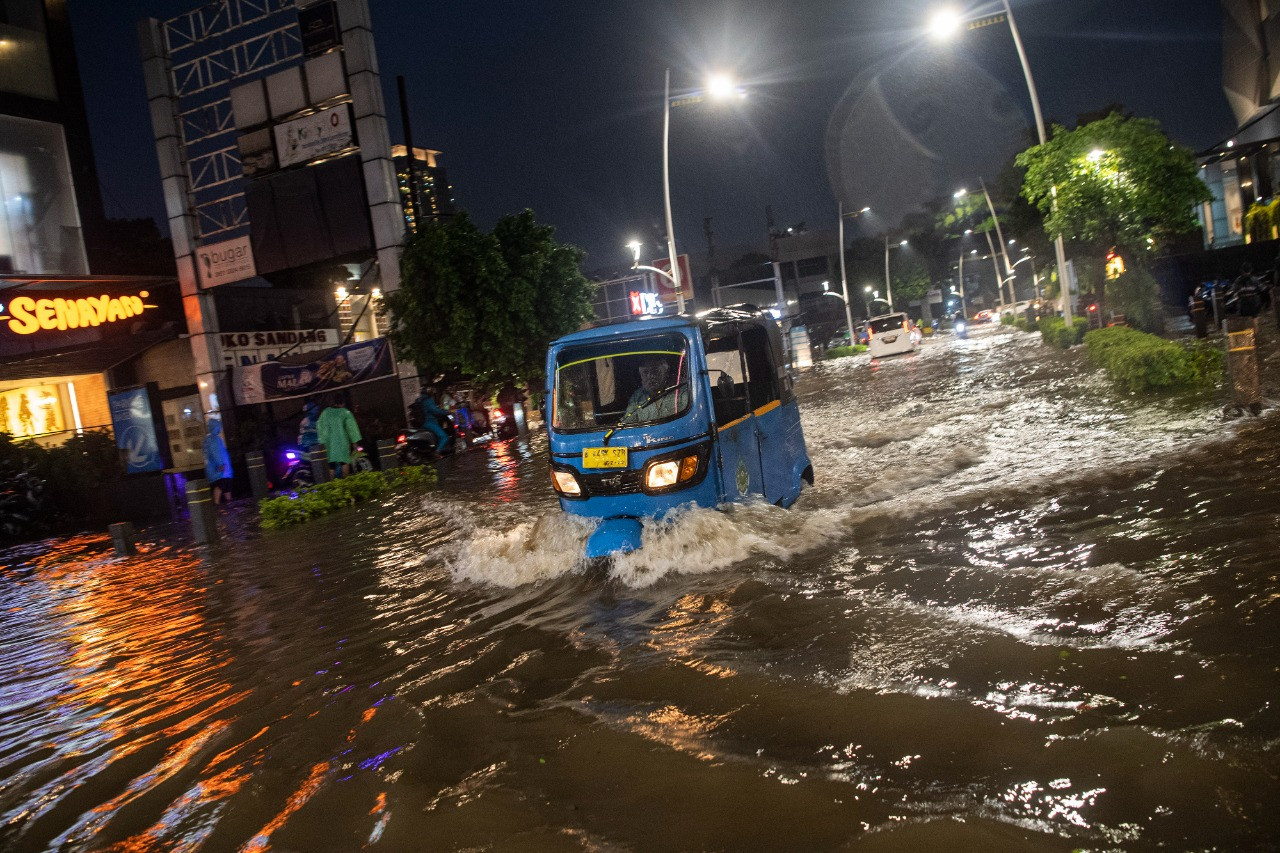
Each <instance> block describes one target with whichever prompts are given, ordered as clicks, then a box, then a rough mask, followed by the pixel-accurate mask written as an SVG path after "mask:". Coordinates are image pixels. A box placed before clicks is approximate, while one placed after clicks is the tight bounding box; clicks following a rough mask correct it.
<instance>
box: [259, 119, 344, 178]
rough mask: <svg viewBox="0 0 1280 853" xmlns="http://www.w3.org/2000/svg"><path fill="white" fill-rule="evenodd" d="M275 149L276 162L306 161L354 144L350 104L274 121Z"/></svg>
mask: <svg viewBox="0 0 1280 853" xmlns="http://www.w3.org/2000/svg"><path fill="white" fill-rule="evenodd" d="M272 131H273V132H274V133H275V137H276V153H277V157H278V160H279V163H280V166H281V167H282V168H283V167H284V166H292V165H294V164H295V163H307V162H309V161H311V160H314V159H316V158H317V157H323V156H324V155H326V154H333V153H334V152H337V151H341V150H342V149H344V148H348V147H350V146H351V145H353V144H354V137H353V136H352V134H351V106H350V105H349V104H339V105H338V106H336V107H330V108H329V109H327V110H321V111H320V112H318V113H313V114H311V115H309V116H303V117H302V118H297V119H294V120H293V121H286V122H284V123H283V124H278V125H276V126H275V127H274V128H272Z"/></svg>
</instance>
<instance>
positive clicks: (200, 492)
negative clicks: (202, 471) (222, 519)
mask: <svg viewBox="0 0 1280 853" xmlns="http://www.w3.org/2000/svg"><path fill="white" fill-rule="evenodd" d="M187 511H188V512H189V513H190V514H191V535H192V537H193V538H194V539H195V540H196V544H197V545H208V544H210V543H213V542H216V541H218V514H217V512H216V511H215V510H214V507H213V491H212V489H210V487H209V481H208V480H188V481H187Z"/></svg>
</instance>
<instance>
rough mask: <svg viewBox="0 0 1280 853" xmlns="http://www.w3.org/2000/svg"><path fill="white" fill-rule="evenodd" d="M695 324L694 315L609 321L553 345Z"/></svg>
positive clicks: (572, 334) (554, 342)
mask: <svg viewBox="0 0 1280 853" xmlns="http://www.w3.org/2000/svg"><path fill="white" fill-rule="evenodd" d="M693 325H695V321H694V319H693V318H692V317H684V316H677V317H652V318H646V319H643V320H628V321H626V322H624V323H607V324H601V325H599V326H595V327H593V328H590V329H583V330H581V331H577V332H570V333H569V334H567V335H565V336H564V337H561V338H556V340H554V341H552V346H559V345H561V344H577V343H585V342H588V341H599V340H602V339H605V338H623V337H630V336H633V335H638V334H645V335H647V334H652V333H655V332H662V331H667V330H671V329H687V328H689V327H690V326H693Z"/></svg>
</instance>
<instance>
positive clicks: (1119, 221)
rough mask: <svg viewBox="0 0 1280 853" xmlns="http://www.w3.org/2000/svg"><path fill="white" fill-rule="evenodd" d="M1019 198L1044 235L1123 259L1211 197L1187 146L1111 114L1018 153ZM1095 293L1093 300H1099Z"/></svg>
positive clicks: (1132, 257) (1169, 231)
mask: <svg viewBox="0 0 1280 853" xmlns="http://www.w3.org/2000/svg"><path fill="white" fill-rule="evenodd" d="M1016 162H1017V165H1018V166H1020V167H1022V168H1024V169H1026V170H1027V174H1026V179H1025V181H1024V182H1023V185H1022V195H1023V196H1024V197H1025V198H1026V199H1027V200H1028V201H1030V202H1031V203H1032V204H1033V205H1035V207H1036V208H1038V209H1039V211H1040V212H1041V213H1042V214H1043V215H1044V217H1045V219H1044V228H1045V231H1047V232H1048V233H1049V235H1050V236H1057V235H1061V236H1062V237H1063V238H1064V239H1068V240H1072V241H1074V242H1075V243H1077V244H1078V245H1080V246H1081V247H1082V248H1084V249H1085V250H1086V251H1087V252H1089V253H1090V254H1092V255H1093V256H1094V257H1096V258H1102V257H1104V256H1105V255H1106V253H1107V252H1108V251H1109V250H1111V249H1112V248H1114V249H1116V250H1117V251H1118V252H1119V253H1120V254H1121V256H1122V257H1123V258H1124V260H1125V263H1126V264H1130V265H1132V264H1139V265H1145V263H1146V257H1147V255H1148V254H1149V253H1150V252H1152V251H1154V250H1156V249H1157V248H1159V247H1160V246H1161V245H1163V244H1164V243H1166V242H1168V241H1171V240H1173V239H1174V238H1175V237H1177V236H1178V235H1179V234H1183V233H1186V232H1188V231H1191V230H1194V229H1195V228H1196V227H1197V222H1196V218H1195V214H1194V206H1195V205H1196V204H1198V203H1202V202H1206V201H1209V200H1211V199H1212V195H1211V194H1210V192H1209V188H1208V187H1206V186H1205V185H1204V183H1203V182H1202V181H1201V180H1200V178H1199V175H1198V173H1197V169H1196V164H1195V160H1194V158H1193V156H1192V153H1191V151H1190V150H1188V149H1186V148H1183V147H1182V146H1180V145H1175V144H1173V143H1172V142H1170V141H1169V138H1168V137H1167V136H1166V135H1165V134H1164V132H1163V131H1162V130H1161V129H1160V124H1159V123H1158V122H1156V121H1154V120H1152V119H1143V118H1126V117H1125V116H1122V115H1120V114H1118V113H1112V114H1110V115H1109V116H1107V117H1106V118H1102V119H1099V120H1097V121H1093V122H1090V123H1088V124H1083V125H1080V126H1079V127H1077V128H1076V129H1075V130H1067V129H1066V128H1063V127H1061V126H1059V125H1054V128H1053V135H1052V138H1050V139H1049V141H1048V142H1046V143H1045V144H1043V145H1037V146H1034V147H1032V148H1029V149H1028V150H1026V151H1024V152H1022V153H1021V154H1019V155H1018V157H1017V160H1016ZM1102 296H1103V294H1102V292H1101V290H1099V292H1098V298H1099V299H1102Z"/></svg>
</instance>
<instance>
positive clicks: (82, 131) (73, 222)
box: [0, 0, 102, 275]
mask: <svg viewBox="0 0 1280 853" xmlns="http://www.w3.org/2000/svg"><path fill="white" fill-rule="evenodd" d="M101 219H102V199H101V196H100V194H99V190H98V179H97V173H96V171H95V169H94V165H93V151H92V148H91V147H90V143H89V126H88V121H87V119H86V118H85V111H84V99H83V95H82V94H81V89H80V78H79V73H78V71H77V68H76V56H75V47H74V45H73V44H72V41H71V25H70V23H69V21H68V20H67V4H66V2H65V0H0V273H27V274H30V273H50V274H70V275H84V274H85V273H88V272H89V265H88V261H87V258H86V253H85V238H84V232H83V228H82V222H83V223H85V224H89V225H90V226H93V225H96V224H97V223H98V222H99V221H101Z"/></svg>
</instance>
